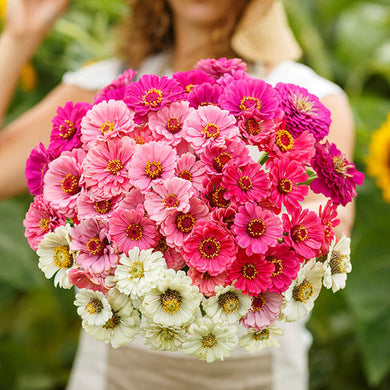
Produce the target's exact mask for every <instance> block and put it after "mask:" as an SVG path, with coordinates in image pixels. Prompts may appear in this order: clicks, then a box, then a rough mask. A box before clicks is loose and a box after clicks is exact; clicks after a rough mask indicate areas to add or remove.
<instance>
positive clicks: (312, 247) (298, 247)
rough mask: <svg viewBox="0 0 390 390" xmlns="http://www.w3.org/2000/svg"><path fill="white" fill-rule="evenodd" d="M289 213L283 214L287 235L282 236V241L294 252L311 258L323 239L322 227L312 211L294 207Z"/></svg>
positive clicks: (315, 253) (314, 255) (315, 254)
mask: <svg viewBox="0 0 390 390" xmlns="http://www.w3.org/2000/svg"><path fill="white" fill-rule="evenodd" d="M290 214H291V219H290V217H289V215H287V214H283V216H282V217H283V222H284V225H283V228H284V231H285V232H286V233H288V235H285V236H284V242H285V243H286V244H287V245H290V246H291V247H292V248H293V249H294V250H295V252H296V253H297V254H298V255H300V256H302V257H304V258H305V259H311V258H312V257H316V256H317V254H318V250H319V249H320V248H321V243H322V241H323V239H324V227H323V226H322V224H321V220H320V218H319V217H318V215H317V214H316V213H315V212H314V211H309V210H308V209H302V208H296V209H293V210H291V213H290Z"/></svg>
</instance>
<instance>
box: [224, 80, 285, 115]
mask: <svg viewBox="0 0 390 390" xmlns="http://www.w3.org/2000/svg"><path fill="white" fill-rule="evenodd" d="M219 103H220V105H221V107H222V108H223V109H224V110H228V111H229V112H230V113H231V114H233V115H242V114H244V113H245V112H246V111H251V112H253V113H256V114H258V115H259V116H260V117H261V118H262V119H272V118H275V117H277V116H278V115H279V113H280V108H279V96H278V94H277V92H276V91H275V90H274V89H273V88H272V86H271V85H270V84H268V83H266V82H265V81H263V80H259V79H253V78H251V79H240V80H236V81H233V82H232V83H230V84H229V85H228V86H227V87H226V88H225V90H224V92H223V94H222V95H221V97H220V99H219Z"/></svg>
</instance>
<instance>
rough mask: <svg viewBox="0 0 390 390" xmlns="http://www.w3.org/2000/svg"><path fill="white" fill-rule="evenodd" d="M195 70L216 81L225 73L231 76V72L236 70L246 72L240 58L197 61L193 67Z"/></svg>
mask: <svg viewBox="0 0 390 390" xmlns="http://www.w3.org/2000/svg"><path fill="white" fill-rule="evenodd" d="M195 69H198V70H202V71H203V72H205V73H207V74H208V75H210V76H211V77H214V78H215V79H218V78H220V77H221V76H223V75H225V74H226V73H230V74H232V72H233V71H237V70H243V71H246V69H247V66H246V63H245V62H243V61H242V60H241V59H240V58H231V59H227V58H226V57H222V58H219V59H218V60H216V59H214V58H206V59H202V60H199V61H198V62H197V63H196V65H195Z"/></svg>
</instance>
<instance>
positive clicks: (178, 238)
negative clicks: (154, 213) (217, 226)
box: [161, 197, 209, 248]
mask: <svg viewBox="0 0 390 390" xmlns="http://www.w3.org/2000/svg"><path fill="white" fill-rule="evenodd" d="M189 205H190V208H189V210H188V211H187V212H181V211H177V212H175V213H170V214H169V215H168V216H167V218H166V219H164V220H163V221H162V224H161V232H162V233H163V234H164V235H165V237H166V240H167V243H168V245H170V246H176V247H178V248H180V247H182V246H183V242H184V240H185V239H186V238H187V237H188V236H189V235H190V233H191V232H192V229H193V228H194V226H195V224H196V222H197V221H199V220H201V219H207V217H208V215H209V208H208V207H207V205H206V204H205V203H204V201H203V200H201V199H199V198H195V197H193V198H191V199H190V200H189Z"/></svg>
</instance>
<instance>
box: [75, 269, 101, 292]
mask: <svg viewBox="0 0 390 390" xmlns="http://www.w3.org/2000/svg"><path fill="white" fill-rule="evenodd" d="M68 278H69V282H70V283H72V284H73V285H74V286H76V287H77V288H80V289H81V288H86V289H88V290H92V291H101V292H102V293H106V292H107V291H108V290H109V288H108V287H107V286H106V284H105V278H104V277H102V276H100V275H99V276H96V275H94V274H93V273H92V272H91V271H90V270H86V269H78V268H72V269H70V270H69V274H68Z"/></svg>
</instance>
